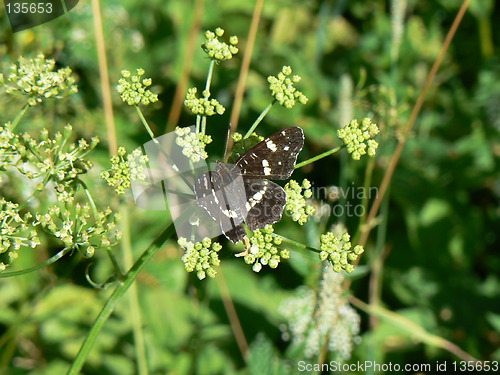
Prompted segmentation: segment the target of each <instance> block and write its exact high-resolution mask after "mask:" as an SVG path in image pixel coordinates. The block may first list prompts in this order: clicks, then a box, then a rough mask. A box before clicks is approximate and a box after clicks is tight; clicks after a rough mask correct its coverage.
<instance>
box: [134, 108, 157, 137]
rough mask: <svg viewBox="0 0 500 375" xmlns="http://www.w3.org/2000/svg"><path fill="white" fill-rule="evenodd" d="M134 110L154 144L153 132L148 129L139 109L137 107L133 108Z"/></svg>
mask: <svg viewBox="0 0 500 375" xmlns="http://www.w3.org/2000/svg"><path fill="white" fill-rule="evenodd" d="M135 110H136V111H137V114H138V115H139V117H140V119H141V121H142V124H143V125H144V127H145V128H146V131H147V132H148V134H149V136H150V137H151V139H152V140H153V142H155V140H156V138H155V135H154V133H153V131H152V130H151V128H150V127H149V124H148V122H147V121H146V118H145V117H144V115H143V114H142V111H141V109H140V108H139V106H138V105H136V106H135ZM156 143H158V141H156Z"/></svg>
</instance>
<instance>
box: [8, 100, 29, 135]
mask: <svg viewBox="0 0 500 375" xmlns="http://www.w3.org/2000/svg"><path fill="white" fill-rule="evenodd" d="M29 107H30V105H29V104H28V103H26V104H25V105H24V107H23V108H22V109H21V111H20V112H19V113H18V114H17V116H16V118H15V119H14V121H12V128H11V129H10V130H11V131H14V129H15V128H16V127H17V125H19V121H21V119H22V118H23V116H24V114H25V113H26V111H27V110H28V108H29Z"/></svg>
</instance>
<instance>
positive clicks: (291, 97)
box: [267, 66, 308, 108]
mask: <svg viewBox="0 0 500 375" xmlns="http://www.w3.org/2000/svg"><path fill="white" fill-rule="evenodd" d="M291 75H292V68H290V67H289V66H284V67H283V68H282V69H281V72H280V73H278V77H275V76H269V77H267V81H268V82H269V89H270V90H271V94H272V96H273V97H274V99H276V101H277V102H278V103H280V104H281V105H282V106H283V107H285V108H292V107H293V106H295V104H297V102H300V103H302V104H306V103H307V100H308V99H307V97H306V96H305V95H304V94H302V93H301V92H300V91H299V90H297V89H296V88H295V84H296V83H298V82H300V80H301V79H302V78H301V77H300V76H298V75H293V76H292V77H290V76H291Z"/></svg>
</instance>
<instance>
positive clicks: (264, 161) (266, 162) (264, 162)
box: [262, 159, 269, 167]
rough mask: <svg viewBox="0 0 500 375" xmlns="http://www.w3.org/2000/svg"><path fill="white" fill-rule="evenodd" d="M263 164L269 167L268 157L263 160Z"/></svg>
mask: <svg viewBox="0 0 500 375" xmlns="http://www.w3.org/2000/svg"><path fill="white" fill-rule="evenodd" d="M262 166H263V167H269V162H268V161H267V160H266V159H264V160H262Z"/></svg>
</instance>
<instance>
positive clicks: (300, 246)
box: [275, 234, 321, 255]
mask: <svg viewBox="0 0 500 375" xmlns="http://www.w3.org/2000/svg"><path fill="white" fill-rule="evenodd" d="M275 236H278V237H280V238H281V239H282V241H283V242H282V244H284V245H288V246H291V247H294V248H295V249H294V250H297V251H300V252H301V253H303V254H304V255H306V254H307V255H310V254H308V253H305V252H304V250H307V251H313V252H315V253H320V252H321V250H318V249H315V248H314V247H310V246H306V245H304V244H303V243H300V242H297V241H294V240H291V239H289V238H286V237H283V236H281V235H279V234H275Z"/></svg>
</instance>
